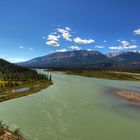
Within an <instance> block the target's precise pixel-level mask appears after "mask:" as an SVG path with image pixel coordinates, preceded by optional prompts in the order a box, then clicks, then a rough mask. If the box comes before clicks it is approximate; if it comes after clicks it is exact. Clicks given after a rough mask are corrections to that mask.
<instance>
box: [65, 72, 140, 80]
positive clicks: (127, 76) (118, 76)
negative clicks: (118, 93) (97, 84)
mask: <svg viewBox="0 0 140 140" xmlns="http://www.w3.org/2000/svg"><path fill="white" fill-rule="evenodd" d="M65 73H66V74H70V75H80V76H87V77H96V78H103V79H110V80H128V81H140V73H131V72H121V71H110V70H66V71H65Z"/></svg>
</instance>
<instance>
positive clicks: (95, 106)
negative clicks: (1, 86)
mask: <svg viewBox="0 0 140 140" xmlns="http://www.w3.org/2000/svg"><path fill="white" fill-rule="evenodd" d="M53 81H54V85H52V86H50V87H49V88H47V89H45V90H42V91H40V92H39V93H38V94H34V95H32V96H27V97H22V98H17V99H14V100H9V101H6V102H3V103H1V104H0V120H6V121H7V122H8V124H10V126H11V127H20V128H22V132H23V133H24V134H25V135H26V136H28V137H30V139H31V140H132V139H134V140H139V138H140V133H139V130H140V120H139V119H138V117H139V116H140V109H139V107H138V106H136V105H134V104H133V105H132V104H129V103H128V101H126V100H123V99H122V98H119V97H117V96H114V92H113V90H114V89H119V88H120V89H132V90H134V89H136V90H138V89H137V88H135V87H138V88H139V83H138V82H126V81H113V80H104V79H96V78H87V77H81V76H70V75H65V74H62V73H54V74H53ZM108 89H113V90H112V91H111V90H110V91H109V90H108Z"/></svg>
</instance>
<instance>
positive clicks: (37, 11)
mask: <svg viewBox="0 0 140 140" xmlns="http://www.w3.org/2000/svg"><path fill="white" fill-rule="evenodd" d="M139 7H140V0H0V58H4V59H6V60H9V61H11V62H19V61H26V60H29V59H32V58H35V57H39V56H43V55H47V54H50V53H54V52H65V51H72V50H88V51H91V50H93V51H95V50H96V51H100V52H102V53H108V52H114V51H117V52H118V51H139V50H140V8H139Z"/></svg>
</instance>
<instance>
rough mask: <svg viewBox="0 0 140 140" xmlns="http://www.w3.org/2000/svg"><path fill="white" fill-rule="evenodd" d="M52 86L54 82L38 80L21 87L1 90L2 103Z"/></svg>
mask: <svg viewBox="0 0 140 140" xmlns="http://www.w3.org/2000/svg"><path fill="white" fill-rule="evenodd" d="M52 84H53V83H52V81H47V80H38V81H33V82H28V83H24V84H21V85H20V86H15V87H12V88H1V89H0V102H3V101H6V100H10V99H14V98H19V97H23V96H28V95H31V94H35V93H37V92H39V91H40V90H42V89H45V88H47V87H49V86H50V85H52Z"/></svg>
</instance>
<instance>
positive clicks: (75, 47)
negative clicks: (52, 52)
mask: <svg viewBox="0 0 140 140" xmlns="http://www.w3.org/2000/svg"><path fill="white" fill-rule="evenodd" d="M70 48H71V49H73V50H77V51H78V50H81V49H80V47H78V46H71V47H70Z"/></svg>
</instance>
